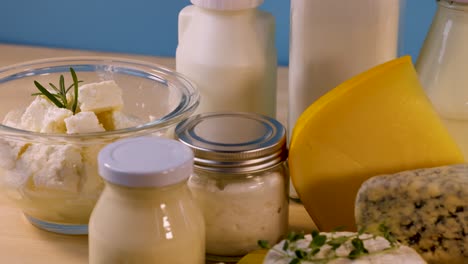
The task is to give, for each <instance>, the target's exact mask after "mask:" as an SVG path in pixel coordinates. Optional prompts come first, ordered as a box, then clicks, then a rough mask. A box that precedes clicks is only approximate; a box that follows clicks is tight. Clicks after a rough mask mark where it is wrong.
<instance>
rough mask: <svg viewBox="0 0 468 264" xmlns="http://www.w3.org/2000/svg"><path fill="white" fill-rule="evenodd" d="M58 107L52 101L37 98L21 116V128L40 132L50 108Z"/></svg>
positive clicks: (40, 97)
mask: <svg viewBox="0 0 468 264" xmlns="http://www.w3.org/2000/svg"><path fill="white" fill-rule="evenodd" d="M51 107H56V106H55V105H52V103H51V102H50V101H48V100H47V99H45V98H43V97H42V96H37V97H36V98H35V99H34V101H32V103H31V104H30V105H29V106H28V108H26V110H25V111H24V113H23V115H22V116H21V126H20V127H21V128H22V129H24V130H29V131H33V132H40V131H41V129H42V126H43V122H44V118H45V117H46V116H47V112H48V110H49V108H51Z"/></svg>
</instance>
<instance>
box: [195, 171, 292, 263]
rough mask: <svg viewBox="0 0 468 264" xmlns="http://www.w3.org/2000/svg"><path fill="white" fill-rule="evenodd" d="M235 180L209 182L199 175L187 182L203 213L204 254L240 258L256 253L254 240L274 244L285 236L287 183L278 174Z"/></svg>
mask: <svg viewBox="0 0 468 264" xmlns="http://www.w3.org/2000/svg"><path fill="white" fill-rule="evenodd" d="M200 173H201V172H197V174H200ZM205 177H207V178H209V175H208V174H206V173H205V175H204V178H205ZM223 178H225V179H224V180H223ZM237 178H238V179H237V180H235V179H233V176H229V175H219V176H218V177H216V180H214V179H213V180H211V181H210V180H207V179H206V178H205V179H202V178H201V177H200V175H199V176H198V177H197V176H194V177H192V178H190V180H189V182H188V185H189V187H190V190H191V191H192V193H193V195H194V197H195V199H196V200H197V202H198V204H199V205H200V207H201V208H202V210H203V213H204V217H205V226H206V233H207V237H206V251H207V253H208V254H212V255H218V256H241V255H244V254H247V253H248V252H250V251H253V250H255V249H257V248H258V246H257V241H258V240H261V239H263V240H268V241H270V243H276V242H277V241H278V240H279V239H280V238H281V237H282V236H283V235H284V234H285V233H286V230H287V225H288V223H287V221H288V210H287V207H288V201H287V191H286V188H285V186H286V185H287V183H286V179H285V177H284V176H283V175H282V173H280V172H277V171H275V172H267V173H264V174H262V175H257V176H253V175H251V176H250V178H248V177H247V178H244V177H239V176H237Z"/></svg>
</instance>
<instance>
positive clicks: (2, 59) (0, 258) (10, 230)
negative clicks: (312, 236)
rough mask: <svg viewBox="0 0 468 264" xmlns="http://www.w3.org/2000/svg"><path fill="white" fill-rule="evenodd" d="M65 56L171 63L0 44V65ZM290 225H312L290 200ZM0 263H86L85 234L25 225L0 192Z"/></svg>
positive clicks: (283, 93)
mask: <svg viewBox="0 0 468 264" xmlns="http://www.w3.org/2000/svg"><path fill="white" fill-rule="evenodd" d="M68 56H113V57H121V58H131V59H137V60H143V61H149V62H153V63H158V64H160V65H164V66H166V67H169V68H174V65H175V60H174V59H173V58H161V57H153V56H141V55H130V54H116V53H104V52H91V51H77V50H66V49H50V48H41V47H30V46H19V45H4V44H0V67H3V66H7V65H11V64H15V63H20V62H24V61H29V60H35V59H45V58H52V57H68ZM287 77H288V72H287V68H284V67H280V68H278V112H277V118H278V120H279V121H280V122H282V123H283V124H286V118H287V101H288V100H287V86H288V79H287ZM290 228H291V230H296V231H300V230H304V231H307V232H308V231H310V230H312V229H313V228H314V224H313V222H312V220H311V219H310V218H309V216H308V214H307V213H306V211H305V210H304V208H303V206H302V205H300V204H297V203H294V202H291V204H290ZM0 263H14V264H16V263H18V264H29V263H31V264H33V263H34V264H42V263H44V264H45V263H47V264H65V263H66V264H75V263H76V264H82V263H88V244H87V236H65V235H58V234H53V233H50V232H46V231H42V230H39V229H37V228H35V227H34V226H32V225H31V224H29V222H28V221H27V220H26V219H25V217H24V216H23V214H22V213H21V211H20V210H19V209H18V208H16V207H15V206H14V205H13V204H11V203H9V201H7V200H6V199H5V198H4V197H3V196H2V195H0Z"/></svg>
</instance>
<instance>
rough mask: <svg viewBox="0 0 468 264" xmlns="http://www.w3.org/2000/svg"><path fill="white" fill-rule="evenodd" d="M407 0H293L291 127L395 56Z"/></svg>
mask: <svg viewBox="0 0 468 264" xmlns="http://www.w3.org/2000/svg"><path fill="white" fill-rule="evenodd" d="M402 1H403V0H353V1H350V0H334V1H326V0H291V41H290V51H289V107H288V130H289V131H291V132H292V130H293V128H294V126H295V124H296V120H297V119H298V117H299V116H300V115H301V114H302V112H303V111H304V110H305V109H306V108H307V107H308V106H309V105H311V104H312V103H313V102H314V101H315V100H317V99H318V98H319V97H321V96H322V95H324V94H325V93H327V92H328V91H329V90H331V89H333V88H335V87H336V86H337V85H339V84H340V83H342V82H344V81H346V80H347V79H349V78H351V77H353V76H354V75H357V74H359V73H361V72H363V71H365V70H367V69H370V68H372V67H373V66H376V65H378V64H380V63H383V62H386V61H388V60H391V59H394V58H395V57H396V55H397V50H398V28H399V17H400V10H401V9H402V8H401V7H402V6H403V3H402ZM291 134H292V133H289V135H291ZM291 186H292V184H291ZM291 197H293V198H297V194H296V192H295V191H294V190H293V189H291Z"/></svg>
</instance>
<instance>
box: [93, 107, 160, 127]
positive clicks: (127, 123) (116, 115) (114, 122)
mask: <svg viewBox="0 0 468 264" xmlns="http://www.w3.org/2000/svg"><path fill="white" fill-rule="evenodd" d="M97 117H98V119H99V122H100V123H101V124H102V126H103V127H104V128H105V129H106V130H117V129H123V128H128V127H134V126H137V125H139V124H143V121H142V120H141V119H139V118H137V117H134V116H129V115H126V114H124V113H122V112H121V111H106V112H101V113H99V114H97ZM149 118H150V120H151V116H150V117H149Z"/></svg>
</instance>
